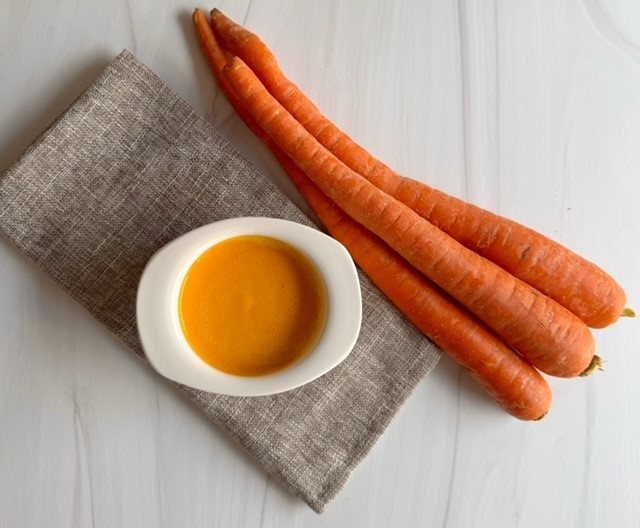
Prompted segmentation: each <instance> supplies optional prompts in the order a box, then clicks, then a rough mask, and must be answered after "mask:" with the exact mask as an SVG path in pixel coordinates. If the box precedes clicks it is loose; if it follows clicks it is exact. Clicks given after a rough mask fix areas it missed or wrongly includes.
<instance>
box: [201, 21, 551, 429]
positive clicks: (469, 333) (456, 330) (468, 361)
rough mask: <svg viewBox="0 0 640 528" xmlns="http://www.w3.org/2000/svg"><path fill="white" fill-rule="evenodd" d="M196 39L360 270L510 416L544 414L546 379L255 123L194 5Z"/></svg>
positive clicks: (241, 112)
mask: <svg viewBox="0 0 640 528" xmlns="http://www.w3.org/2000/svg"><path fill="white" fill-rule="evenodd" d="M193 23H194V27H195V30H196V35H197V37H198V42H199V43H200V47H201V49H202V51H203V54H204V55H205V57H206V59H207V61H208V63H209V66H210V68H211V71H212V72H213V74H214V76H215V78H216V79H217V80H218V83H219V84H220V87H221V88H222V90H223V91H224V92H225V94H226V96H227V98H228V100H229V102H230V104H231V105H232V106H233V107H234V109H235V110H236V112H237V113H238V115H240V117H241V118H242V119H243V121H244V122H245V123H246V124H247V126H249V128H250V129H251V130H252V131H253V132H254V133H255V134H256V135H257V136H258V137H259V138H260V139H261V140H262V141H264V142H265V144H266V145H267V146H268V147H269V148H270V149H271V150H272V152H273V153H274V155H275V157H276V158H277V159H278V161H279V162H280V164H281V165H282V167H283V168H284V170H285V171H286V172H287V174H288V175H289V177H290V178H291V180H292V182H293V183H294V184H295V185H296V187H297V188H298V190H299V191H300V193H301V194H302V196H303V197H304V199H305V200H306V201H307V203H308V204H309V206H310V207H311V208H312V210H313V211H314V212H315V213H316V215H317V216H318V218H319V220H320V221H321V222H322V223H323V224H324V226H325V228H326V229H327V230H328V231H329V232H330V233H331V234H332V236H334V237H335V238H336V240H339V241H340V242H342V243H343V244H344V245H345V247H346V248H347V249H348V251H349V252H350V253H351V255H352V256H353V258H354V260H355V261H356V263H357V264H358V265H359V266H360V268H361V269H362V270H363V271H364V272H365V273H366V274H367V275H368V276H369V277H370V278H371V279H372V281H373V282H374V283H375V284H376V285H377V286H378V287H379V288H380V290H381V291H382V292H383V293H384V294H385V295H386V296H387V297H388V298H389V299H390V300H391V301H392V302H393V303H394V304H395V305H396V306H397V307H398V309H399V310H401V311H402V312H403V313H405V314H408V318H409V319H410V320H411V321H412V322H413V323H414V324H415V325H416V327H417V328H419V329H420V330H421V331H422V332H423V333H424V334H425V335H426V336H427V337H429V338H430V339H431V340H432V341H434V342H435V343H436V344H437V345H438V346H439V347H440V348H442V349H443V350H444V351H445V352H446V353H448V354H449V356H451V357H452V358H453V359H454V360H455V361H456V362H457V363H458V364H460V365H462V366H463V367H465V368H466V369H468V370H469V372H470V374H471V375H472V377H473V378H474V379H476V381H478V383H479V384H480V385H481V386H482V387H483V388H484V389H485V390H486V391H487V393H488V394H489V395H490V396H491V397H492V398H493V399H494V401H496V403H498V404H499V405H500V406H501V407H502V408H504V409H505V410H506V411H507V412H509V413H510V414H511V415H513V416H515V417H516V418H519V419H521V420H537V419H540V418H541V417H542V416H544V415H545V414H546V413H547V412H548V410H549V408H550V406H551V401H552V394H551V389H550V387H549V385H548V384H547V382H546V381H545V379H544V378H543V377H542V376H541V375H540V374H539V373H538V371H537V370H536V369H535V368H533V367H532V366H531V365H530V364H529V363H528V362H527V361H525V360H524V359H523V358H521V357H520V356H519V355H517V354H516V353H515V352H514V351H513V350H512V349H511V348H509V347H508V346H506V345H505V344H504V342H503V341H501V340H500V339H499V338H498V337H497V336H496V335H495V334H494V333H492V332H491V331H489V330H488V329H487V328H486V327H485V326H484V325H483V324H482V323H480V321H478V319H477V318H475V317H474V316H473V315H472V314H471V313H469V312H468V311H467V310H465V309H463V308H462V307H461V306H460V305H459V304H458V303H456V302H455V301H453V300H452V299H451V298H450V297H448V296H447V295H446V294H444V293H443V292H442V291H441V290H440V289H439V288H437V287H436V286H435V285H433V284H432V283H431V282H430V281H428V280H427V279H426V278H425V277H424V276H423V275H422V274H420V273H418V272H417V271H416V270H415V269H414V268H413V267H412V266H410V265H409V264H408V263H407V262H406V261H405V260H404V259H402V258H401V257H400V256H399V255H398V254H397V253H395V252H394V251H393V250H391V248H389V246H388V245H386V244H385V243H384V242H382V240H380V239H379V238H378V237H377V236H375V235H373V234H372V233H371V232H369V231H367V230H366V229H365V228H364V227H362V226H361V225H360V224H358V223H357V222H355V221H353V220H352V219H351V218H350V217H349V216H347V215H346V214H345V213H344V212H343V211H342V210H341V209H340V208H338V207H337V206H336V205H335V204H334V203H333V202H331V200H330V199H329V198H328V197H327V196H326V195H325V194H324V193H323V192H322V191H321V190H320V189H319V188H318V186H317V185H315V184H314V183H313V182H312V181H311V180H310V179H309V178H308V177H307V176H306V175H305V174H304V173H303V172H302V171H301V170H300V169H299V168H298V167H297V166H296V165H295V164H294V163H293V162H292V161H291V160H290V159H289V158H288V157H287V156H286V154H285V153H284V152H283V151H282V149H280V147H278V145H277V144H275V143H274V141H273V140H272V139H271V137H270V136H269V135H268V134H266V133H265V132H264V130H262V129H260V128H259V127H258V125H257V123H256V122H255V121H254V120H253V118H252V117H251V116H250V115H249V114H248V113H247V111H246V109H245V108H244V107H243V106H242V104H241V101H240V99H239V98H238V97H237V96H236V94H235V93H233V91H231V88H230V86H229V85H228V83H227V82H226V80H225V79H224V76H223V75H222V69H223V68H224V65H225V64H226V61H227V56H226V55H225V54H224V52H223V50H221V49H220V47H219V45H218V43H217V41H216V39H215V36H214V35H213V34H212V33H211V29H210V28H209V26H208V21H207V19H206V16H205V15H204V13H203V12H202V11H200V10H198V9H196V10H195V11H194V14H193Z"/></svg>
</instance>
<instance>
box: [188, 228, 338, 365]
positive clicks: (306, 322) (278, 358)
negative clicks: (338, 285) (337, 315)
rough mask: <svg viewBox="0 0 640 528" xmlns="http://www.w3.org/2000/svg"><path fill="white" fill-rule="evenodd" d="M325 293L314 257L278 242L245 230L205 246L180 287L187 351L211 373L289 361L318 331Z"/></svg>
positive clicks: (298, 355) (299, 354)
mask: <svg viewBox="0 0 640 528" xmlns="http://www.w3.org/2000/svg"><path fill="white" fill-rule="evenodd" d="M326 311H327V298H326V290H325V286H324V282H323V280H322V277H321V276H320V273H319V272H318V270H317V269H316V267H315V265H314V264H313V262H312V261H311V260H310V259H309V258H308V257H307V256H306V255H304V254H303V253H302V252H300V251H299V250H298V249H296V248H294V247H292V246H291V245H289V244H287V243H285V242H282V241H280V240H277V239H274V238H270V237H266V236H260V235H246V236H239V237H235V238H231V239H229V240H225V241H223V242H220V243H219V244H216V245H214V246H213V247H211V248H209V249H208V250H207V251H205V252H204V253H203V254H202V255H201V256H200V257H199V258H198V259H197V260H196V261H195V262H194V264H193V265H192V266H191V268H190V269H189V271H188V272H187V275H186V277H185V280H184V282H183V284H182V289H181V292H180V301H179V313H180V322H181V325H182V330H183V332H184V335H185V337H186V339H187V342H188V343H189V345H190V346H191V348H192V349H193V351H194V352H195V353H196V354H197V355H199V356H200V357H201V358H202V359H203V360H204V361H205V362H207V363H208V364H210V365H211V366H213V367H215V368H216V369H218V370H221V371H224V372H227V373H229V374H235V375H239V376H259V375H263V374H269V373H272V372H275V371H278V370H280V369H283V368H285V367H287V366H289V365H291V364H292V363H294V362H296V361H297V360H299V359H300V358H302V357H304V355H305V354H306V353H307V352H308V351H309V350H310V349H311V348H312V347H313V346H314V344H315V343H316V341H317V339H318V337H319V336H320V333H321V332H322V329H323V328H324V324H325V319H326Z"/></svg>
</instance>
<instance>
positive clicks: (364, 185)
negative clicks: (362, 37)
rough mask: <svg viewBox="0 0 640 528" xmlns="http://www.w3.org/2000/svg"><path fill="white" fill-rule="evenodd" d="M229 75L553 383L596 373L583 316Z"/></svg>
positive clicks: (265, 120) (322, 181) (248, 102)
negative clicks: (390, 191)
mask: <svg viewBox="0 0 640 528" xmlns="http://www.w3.org/2000/svg"><path fill="white" fill-rule="evenodd" d="M224 74H225V76H226V77H227V80H228V81H229V84H230V86H231V88H232V89H233V91H234V92H235V93H236V94H237V95H238V97H239V98H240V99H241V100H242V101H243V103H244V105H245V107H246V108H247V110H248V112H249V113H250V114H251V115H252V116H253V117H254V119H255V120H256V122H257V123H258V125H259V126H260V127H261V128H263V129H264V130H265V131H266V132H267V133H269V134H270V136H271V137H272V138H273V139H274V141H275V142H276V143H277V144H278V145H279V146H280V148H282V149H283V150H284V151H285V152H286V153H287V154H288V155H289V157H291V159H292V161H294V162H295V163H296V165H298V166H299V167H300V169H301V170H303V171H304V172H305V173H306V174H307V175H308V176H309V177H310V178H311V179H312V180H313V181H314V182H315V183H316V184H317V185H318V186H319V187H320V188H321V189H322V191H323V192H324V193H326V194H327V195H328V196H330V198H331V199H332V200H333V201H334V202H336V203H337V204H338V205H339V206H340V207H341V208H342V209H343V210H344V211H345V212H346V213H347V214H348V215H349V216H351V217H352V218H354V219H355V220H356V221H358V222H360V223H362V224H363V225H365V227H367V228H368V229H369V230H371V231H373V232H374V233H376V234H377V235H378V236H380V237H381V238H382V239H383V240H385V242H387V243H388V244H389V245H390V246H392V247H393V249H395V250H396V251H397V252H398V253H400V254H401V255H402V256H403V257H404V258H406V259H407V260H409V261H410V262H411V263H412V264H413V265H414V266H416V268H418V269H419V270H420V271H421V272H422V273H424V274H425V275H426V276H427V277H428V278H429V279H431V280H433V281H434V282H435V283H437V284H438V285H439V286H440V287H441V288H443V289H444V290H445V291H447V292H448V293H449V294H450V295H452V297H454V298H455V299H457V300H458V301H459V302H461V303H462V304H463V305H465V306H466V307H467V308H468V309H470V310H471V311H472V312H474V313H475V314H476V315H477V316H478V317H479V318H480V319H481V320H483V321H484V322H485V324H487V325H488V326H489V327H491V328H493V330H494V331H495V332H496V333H497V334H498V335H500V337H502V338H503V339H504V340H505V341H507V342H508V343H509V344H510V345H511V346H513V347H514V348H515V349H516V350H518V352H520V353H521V354H522V355H523V356H524V357H525V358H526V359H528V360H529V361H530V362H531V363H532V364H533V365H534V366H535V367H537V368H538V369H540V370H542V371H543V372H545V373H547V374H549V375H552V376H559V377H573V376H577V375H579V374H580V373H581V372H583V371H584V370H585V369H586V368H587V367H588V366H589V364H590V363H591V361H592V359H593V357H594V348H595V346H594V341H593V336H592V335H591V333H590V331H589V329H588V328H587V327H586V325H584V323H582V322H581V321H580V320H579V319H578V318H577V317H576V316H574V315H573V314H571V313H570V312H569V311H568V310H566V309H565V308H563V307H561V306H560V305H559V304H558V303H556V302H555V301H552V300H551V299H549V298H548V297H546V296H544V295H542V294H540V293H539V292H537V291H536V290H534V289H533V288H531V287H530V286H528V285H527V284H525V283H524V282H522V281H520V280H518V279H517V278H515V277H513V276H512V275H511V274H509V273H507V272H506V271H504V270H503V269H501V268H500V267H498V266H496V265H495V264H493V263H491V262H490V261H487V260H486V259H484V258H482V257H480V256H479V255H477V254H475V253H474V252H472V251H470V250H468V249H466V248H464V247H463V246H462V245H460V244H459V243H457V242H455V241H454V240H453V239H452V238H451V237H449V236H448V235H446V234H445V233H444V232H442V231H441V230H440V229H438V228H437V227H435V226H434V225H432V224H430V223H429V222H427V221H426V220H425V219H423V218H422V217H420V216H419V215H418V214H417V213H416V212H415V211H413V210H412V209H410V208H409V207H407V206H406V205H404V204H402V203H401V202H399V201H397V200H395V199H393V198H392V197H390V196H389V195H387V194H386V193H384V192H383V191H381V190H380V189H378V188H377V187H375V186H374V185H373V184H371V183H370V182H369V181H367V180H366V179H364V178H363V177H362V176H360V175H359V174H357V173H355V172H354V171H352V170H350V169H349V168H348V167H346V166H345V165H344V164H343V163H342V162H340V161H339V160H337V159H336V158H335V157H334V156H333V155H332V154H331V153H330V152H328V151H327V150H326V149H325V148H324V147H322V146H321V145H320V144H319V143H318V142H317V140H315V138H314V137H313V136H311V134H309V133H308V132H307V131H306V129H304V127H303V126H302V125H301V124H300V123H298V121H296V120H295V119H294V118H293V117H292V116H291V115H290V114H289V113H288V112H286V110H284V108H282V106H281V105H280V104H279V103H278V102H277V101H276V100H275V99H274V98H273V97H272V96H271V95H270V94H269V93H268V91H267V90H266V89H265V88H264V86H263V85H262V84H261V83H260V82H259V80H258V79H257V78H256V76H255V75H254V74H253V72H252V71H251V70H250V69H249V68H248V67H247V66H246V65H245V64H244V62H243V61H242V60H240V59H238V58H237V57H234V58H232V59H231V61H230V62H229V63H228V64H227V66H225V68H224Z"/></svg>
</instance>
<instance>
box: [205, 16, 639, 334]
mask: <svg viewBox="0 0 640 528" xmlns="http://www.w3.org/2000/svg"><path fill="white" fill-rule="evenodd" d="M211 24H212V26H213V28H214V30H215V32H216V35H218V37H219V39H220V40H221V42H222V44H223V46H224V47H226V48H228V49H229V50H230V52H232V53H233V54H234V55H237V56H238V57H240V58H241V59H242V60H243V61H245V62H246V63H247V64H248V66H249V67H250V68H251V69H252V70H253V71H254V72H255V73H256V75H257V76H258V78H259V79H260V80H261V81H262V82H263V83H264V85H265V86H266V87H267V89H268V90H269V91H270V92H271V93H272V94H273V95H274V97H276V99H278V100H279V102H280V103H281V104H282V105H283V106H284V107H285V108H286V109H287V110H288V111H289V112H290V113H291V114H292V115H293V116H294V117H295V118H296V119H297V120H298V121H299V122H300V123H301V124H302V125H303V126H304V127H305V128H306V129H307V130H308V131H309V132H310V133H311V134H312V135H313V136H315V137H316V138H317V139H318V141H319V142H320V143H321V144H323V145H324V146H325V147H326V148H328V149H329V150H330V151H332V152H333V153H334V154H335V155H336V157H338V158H339V159H341V160H342V161H343V162H344V163H345V164H346V165H347V166H349V167H350V168H351V169H352V170H354V171H356V172H358V173H360V174H362V175H363V176H365V177H366V178H367V179H369V180H370V181H371V182H372V183H373V184H374V185H376V186H377V187H379V188H381V189H382V190H384V191H385V192H387V193H389V194H391V195H393V196H394V197H396V198H397V199H399V200H400V201H402V202H403V203H405V204H407V205H408V206H409V207H411V208H413V209H414V210H415V211H416V212H418V213H419V214H420V215H421V216H423V217H424V218H426V219H427V220H429V221H430V222H432V223H433V224H434V225H436V226H438V227H439V228H440V229H442V230H443V231H445V232H446V233H448V234H449V235H451V236H452V237H453V238H455V239H456V240H458V241H459V242H460V243H462V244H463V245H465V246H466V247H468V248H470V249H473V250H474V251H476V252H477V253H478V254H480V255H482V256H484V257H486V258H488V259H489V260H492V261H493V262H495V263H497V264H498V265H500V266H501V267H503V268H504V269H506V270H508V271H509V272H510V273H512V274H513V275H515V276H517V277H518V278H520V279H521V280H523V281H525V282H527V283H529V284H531V285H532V286H533V287H534V288H536V289H538V290H539V291H541V292H542V293H544V294H545V295H548V296H550V297H552V298H553V299H555V300H556V301H557V302H559V303H560V304H562V305H563V306H565V307H566V308H567V309H568V310H570V311H572V312H573V313H575V314H576V315H577V316H578V317H580V318H581V319H582V320H583V321H584V322H585V323H586V324H587V325H589V326H591V327H593V328H603V327H605V326H608V325H610V324H612V323H614V322H615V321H617V320H618V319H619V317H620V316H621V315H622V314H623V312H624V309H625V303H626V295H625V292H624V290H623V289H622V287H621V286H620V285H619V284H618V283H617V282H616V281H615V280H614V279H613V278H612V277H611V276H610V275H609V274H607V273H606V272H605V271H604V270H602V269H601V268H600V267H598V266H596V265H595V264H594V263H592V262H590V261H588V260H586V259H584V258H582V257H581V256H580V255H578V254H576V253H575V252H573V251H570V250H569V249H568V248H566V247H564V246H562V245H560V244H558V243H557V242H555V241H553V240H551V239H550V238H548V237H546V236H544V235H542V234H541V233H538V232H537V231H535V230H533V229H531V228H529V227H527V226H524V225H522V224H520V223H518V222H515V221H513V220H510V219H508V218H505V217H502V216H499V215H496V214H494V213H491V212H490V211H487V210H485V209H482V208H480V207H477V206H475V205H473V204H470V203H467V202H465V201H463V200H460V199H458V198H455V197H453V196H450V195H448V194H446V193H444V192H441V191H439V190H437V189H434V188H432V187H429V186H428V185H426V184H424V183H422V182H418V181H416V180H412V179H410V178H406V177H403V176H400V175H398V174H397V173H395V172H394V171H393V170H391V169H390V168H389V167H388V166H386V165H385V164H384V163H382V162H381V161H379V160H377V159H375V158H374V157H373V156H371V154H369V152H368V151H366V150H365V149H364V148H362V147H361V146H360V145H358V144H357V143H355V142H354V141H353V140H352V139H351V138H350V137H349V136H347V135H346V134H344V133H343V132H342V131H341V130H339V129H338V127H336V126H335V125H334V124H333V123H332V122H331V121H330V120H329V119H327V118H326V117H325V116H324V115H322V113H321V112H320V111H319V110H318V108H317V107H316V106H315V104H314V103H313V102H312V101H310V100H309V99H308V98H307V97H306V96H305V95H304V93H303V92H302V91H301V90H300V89H299V88H298V87H297V86H296V85H295V84H294V83H293V82H291V81H290V80H289V79H288V78H287V77H286V76H285V75H284V73H283V72H282V70H281V69H280V67H279V66H278V62H277V59H276V57H275V56H274V54H273V53H272V52H271V50H270V49H269V48H268V47H267V46H266V45H265V44H264V43H263V42H262V41H261V40H260V38H259V37H258V36H257V35H255V34H254V33H252V32H250V31H249V30H247V29H246V28H244V27H243V26H241V25H239V24H236V23H235V22H233V21H232V20H231V19H229V18H228V17H226V16H225V15H224V14H223V13H222V12H221V11H220V10H218V9H214V10H213V11H212V12H211ZM577 277H579V278H580V280H576V278H577Z"/></svg>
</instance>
